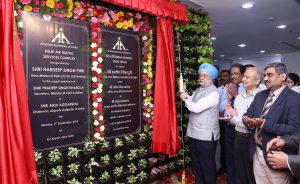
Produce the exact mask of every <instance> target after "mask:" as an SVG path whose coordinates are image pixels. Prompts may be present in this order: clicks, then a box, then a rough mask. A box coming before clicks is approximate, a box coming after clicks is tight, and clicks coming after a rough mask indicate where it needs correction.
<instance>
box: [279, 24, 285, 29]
mask: <svg viewBox="0 0 300 184" xmlns="http://www.w3.org/2000/svg"><path fill="white" fill-rule="evenodd" d="M277 28H278V29H284V28H286V25H284V24H282V25H278V26H277Z"/></svg>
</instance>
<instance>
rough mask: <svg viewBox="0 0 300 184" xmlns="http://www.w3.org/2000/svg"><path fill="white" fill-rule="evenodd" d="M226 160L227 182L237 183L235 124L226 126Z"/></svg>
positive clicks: (230, 183) (229, 183) (228, 183)
mask: <svg viewBox="0 0 300 184" xmlns="http://www.w3.org/2000/svg"><path fill="white" fill-rule="evenodd" d="M224 137H225V162H226V172H227V184H235V176H234V138H235V129H234V126H232V125H229V124H227V125H226V126H225V136H224ZM238 184H239V183H238Z"/></svg>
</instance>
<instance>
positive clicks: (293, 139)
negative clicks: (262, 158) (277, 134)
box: [282, 129, 300, 183]
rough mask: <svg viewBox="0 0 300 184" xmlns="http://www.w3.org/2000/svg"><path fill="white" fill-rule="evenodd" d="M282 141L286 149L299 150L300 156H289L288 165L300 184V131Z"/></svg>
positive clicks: (299, 154) (286, 136) (283, 137)
mask: <svg viewBox="0 0 300 184" xmlns="http://www.w3.org/2000/svg"><path fill="white" fill-rule="evenodd" d="M282 139H283V140H284V141H285V146H286V147H288V148H298V149H299V151H298V155H289V156H288V163H289V166H290V169H291V171H292V173H293V174H294V176H295V177H296V178H297V179H298V183H300V147H299V144H300V129H299V130H298V131H296V132H295V133H293V134H292V135H285V136H282Z"/></svg>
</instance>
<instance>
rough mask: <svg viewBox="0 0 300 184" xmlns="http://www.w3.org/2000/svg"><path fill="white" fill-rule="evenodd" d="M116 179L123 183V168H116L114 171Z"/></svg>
mask: <svg viewBox="0 0 300 184" xmlns="http://www.w3.org/2000/svg"><path fill="white" fill-rule="evenodd" d="M113 173H114V176H115V179H116V180H117V181H119V182H122V177H123V176H124V169H123V166H120V167H115V168H114V170H113Z"/></svg>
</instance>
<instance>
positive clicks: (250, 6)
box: [241, 2, 254, 9]
mask: <svg viewBox="0 0 300 184" xmlns="http://www.w3.org/2000/svg"><path fill="white" fill-rule="evenodd" d="M253 5H254V3H252V2H247V3H244V4H242V5H241V7H242V8H244V9H248V8H252V7H253Z"/></svg>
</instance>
